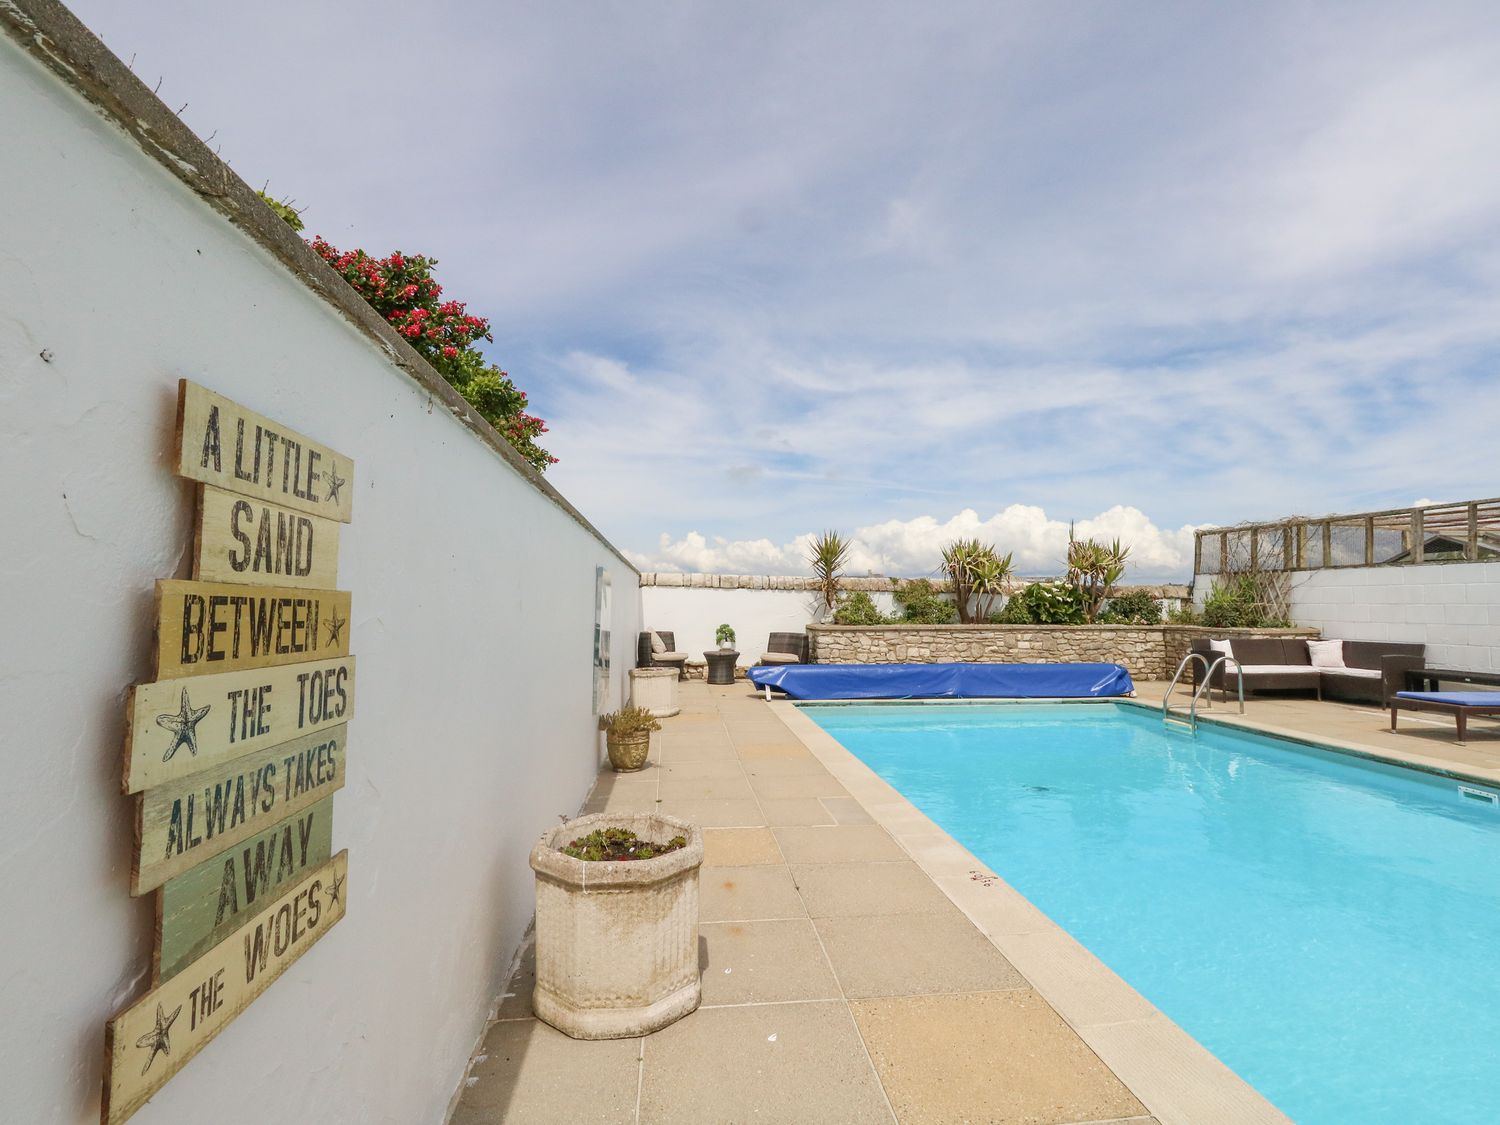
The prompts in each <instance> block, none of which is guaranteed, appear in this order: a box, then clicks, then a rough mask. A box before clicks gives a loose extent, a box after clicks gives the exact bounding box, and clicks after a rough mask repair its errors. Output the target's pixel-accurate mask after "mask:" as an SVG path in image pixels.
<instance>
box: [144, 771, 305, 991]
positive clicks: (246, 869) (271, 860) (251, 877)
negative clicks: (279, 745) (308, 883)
mask: <svg viewBox="0 0 1500 1125" xmlns="http://www.w3.org/2000/svg"><path fill="white" fill-rule="evenodd" d="M332 854H333V798H332V797H325V798H323V800H321V801H319V802H318V803H317V804H315V805H312V806H311V807H309V808H307V809H304V810H303V811H301V812H297V813H293V814H292V815H291V816H289V817H287V818H286V819H285V820H282V821H281V822H279V823H277V824H273V825H272V826H271V827H270V828H267V829H265V830H264V831H262V832H259V833H257V834H256V835H254V836H252V837H251V838H250V839H248V840H246V841H245V842H244V844H243V845H240V846H238V847H233V848H229V849H228V850H226V851H225V852H224V853H223V854H221V855H219V856H216V857H215V858H214V859H213V860H212V861H211V862H207V863H200V864H199V865H198V866H197V867H194V868H193V869H192V870H191V871H186V872H184V873H183V874H181V875H179V876H177V878H175V879H170V880H168V881H167V882H166V883H164V884H162V888H161V893H160V894H158V895H157V896H156V954H155V956H154V958H153V959H152V965H151V984H152V987H155V986H156V985H159V984H161V983H162V981H165V980H170V979H171V978H172V977H175V976H176V975H177V974H178V973H179V972H180V971H181V970H182V969H183V968H184V967H185V966H187V965H188V964H189V963H191V962H192V961H195V960H196V959H197V958H199V957H201V956H203V954H205V953H207V952H208V951H209V950H210V949H212V948H213V947H214V946H216V945H218V944H219V942H221V941H223V940H224V939H225V938H226V937H228V936H229V935H230V934H232V933H233V932H234V931H235V930H237V929H238V928H239V926H240V924H241V923H242V922H244V921H245V919H246V918H249V917H250V916H251V915H253V914H254V913H255V911H256V910H257V909H259V908H260V907H263V906H264V905H265V904H266V902H267V900H269V899H271V898H272V897H274V895H275V894H279V893H280V891H281V888H282V887H284V886H286V885H287V884H289V883H292V882H295V881H296V880H298V879H300V878H302V877H303V876H304V875H306V874H307V873H308V872H309V871H311V870H312V869H313V868H315V867H320V866H322V865H323V864H324V863H326V862H328V857H329V856H330V855H332Z"/></svg>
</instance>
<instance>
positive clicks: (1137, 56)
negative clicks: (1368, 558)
mask: <svg viewBox="0 0 1500 1125" xmlns="http://www.w3.org/2000/svg"><path fill="white" fill-rule="evenodd" d="M73 7H74V10H75V11H76V12H77V13H78V15H79V16H80V18H82V19H83V20H84V22H85V23H87V24H89V26H90V27H91V28H93V29H94V30H95V31H96V32H97V33H99V34H101V35H102V36H103V38H104V39H105V41H106V43H108V44H109V46H110V47H111V48H112V49H113V50H114V51H115V52H116V53H117V54H118V55H120V56H121V57H122V58H124V59H126V60H130V59H131V58H132V57H134V59H135V62H134V66H135V70H136V72H137V74H139V75H140V76H141V77H142V78H143V79H145V80H146V82H147V84H148V85H154V84H155V83H156V80H157V78H158V76H160V77H161V79H162V85H161V91H160V94H161V97H162V98H163V100H164V101H166V102H167V103H168V104H170V105H172V106H173V107H174V108H175V107H176V106H178V105H180V104H182V103H183V102H186V103H188V105H187V109H186V110H185V111H184V112H183V117H184V118H185V120H186V121H187V122H188V123H189V124H190V125H191V126H192V127H193V128H194V129H195V130H196V131H197V132H198V133H199V135H200V136H204V137H207V136H209V135H210V134H213V143H214V144H215V145H219V146H221V148H222V154H223V155H224V156H225V157H226V158H228V159H229V160H230V161H231V162H232V164H233V167H234V168H235V169H236V170H237V171H238V172H239V173H240V174H241V175H242V176H244V177H245V178H246V179H247V180H249V181H251V182H252V183H254V184H256V185H257V186H259V185H260V184H261V183H263V182H265V181H267V180H269V181H270V185H271V190H272V191H273V193H276V194H278V195H290V196H293V197H295V199H296V200H297V202H298V205H299V206H305V207H306V208H307V211H306V214H305V218H306V220H307V223H308V233H309V234H312V233H321V234H323V235H324V236H326V237H327V238H329V239H330V240H331V241H333V242H334V243H336V244H338V245H341V246H342V245H361V246H363V247H365V248H366V249H368V250H371V251H372V252H385V251H389V250H392V249H397V248H400V249H402V250H405V251H408V252H414V251H421V252H425V253H429V254H432V255H434V256H436V257H437V258H439V259H440V260H441V265H440V267H439V277H440V279H441V280H442V281H443V282H444V283H445V285H446V286H447V287H448V290H449V292H450V294H451V295H454V296H458V297H460V298H463V299H466V300H468V301H469V303H470V305H471V307H472V308H473V309H474V310H475V311H477V312H480V313H482V314H484V315H488V316H489V317H491V318H492V320H493V323H494V327H495V343H494V344H493V345H492V346H491V347H490V349H489V351H490V353H491V357H492V358H493V359H494V360H495V361H497V362H499V363H500V364H501V365H502V366H504V367H505V368H506V369H507V370H509V371H510V372H511V373H512V375H514V376H515V378H516V380H517V382H518V383H519V384H520V385H521V386H523V387H524V388H525V389H527V390H528V391H529V392H530V394H531V396H532V401H533V404H534V406H535V408H536V410H537V412H538V413H540V414H542V415H543V416H544V417H546V418H547V419H548V421H549V423H550V424H551V426H552V432H551V433H550V434H549V435H548V444H549V447H550V448H551V449H552V451H553V452H554V453H555V454H557V455H558V456H559V457H561V458H562V462H561V463H560V464H559V465H557V466H555V467H554V468H553V470H552V471H551V473H550V476H551V478H552V479H553V480H554V482H555V483H556V484H557V485H558V487H559V488H561V489H562V490H563V492H564V493H566V494H567V495H568V497H569V498H570V499H572V500H573V501H574V503H576V504H577V505H578V506H579V507H580V508H581V509H582V510H583V511H584V512H585V513H586V514H587V515H588V516H589V517H590V518H591V519H592V520H593V521H594V522H595V523H596V524H597V525H598V526H599V527H600V528H601V529H602V530H603V531H604V532H605V533H606V534H607V535H609V536H610V537H611V538H612V539H613V540H614V541H615V542H616V543H618V544H619V545H620V546H621V547H622V548H625V549H626V550H628V551H629V552H631V553H632V555H633V557H635V558H636V559H637V560H638V561H639V562H640V563H641V564H642V565H643V566H645V567H651V568H669V567H672V568H676V567H680V568H683V569H696V568H705V569H723V570H731V571H746V572H760V571H771V572H775V571H782V572H798V571H800V570H802V569H803V566H802V562H801V559H800V554H801V545H800V544H801V543H802V542H803V541H805V537H806V536H807V535H808V534H810V533H813V532H816V531H818V530H821V529H823V528H829V527H832V528H838V529H841V530H842V531H844V532H845V533H848V534H854V535H856V536H857V538H858V541H859V551H858V556H857V560H856V561H857V564H858V566H859V567H860V568H862V569H863V568H870V569H877V570H884V571H886V572H889V573H922V572H925V571H927V570H929V569H931V568H932V567H933V566H934V565H935V563H936V561H937V560H936V556H937V550H938V548H939V546H940V545H941V543H942V542H943V541H944V540H945V539H946V538H949V537H952V536H953V535H955V534H970V533H972V534H978V535H981V536H983V537H987V538H992V539H995V540H997V542H998V544H999V546H1000V548H1001V549H1002V550H1014V551H1015V553H1016V557H1017V560H1018V562H1019V563H1020V565H1021V568H1022V569H1023V570H1024V571H1027V572H1030V573H1040V572H1045V571H1047V570H1049V569H1052V568H1054V567H1055V566H1056V562H1057V559H1058V557H1059V556H1060V553H1061V548H1062V541H1063V539H1064V538H1065V533H1066V526H1067V522H1068V521H1069V520H1070V519H1076V520H1078V521H1080V527H1082V528H1083V529H1084V531H1085V532H1096V533H1099V534H1107V535H1115V534H1119V535H1121V536H1122V537H1123V538H1125V539H1127V540H1128V541H1130V542H1131V543H1133V544H1134V546H1135V551H1136V555H1135V558H1136V562H1137V565H1136V567H1135V568H1134V570H1133V571H1132V576H1133V577H1136V578H1139V579H1148V578H1162V577H1172V576H1182V575H1184V574H1185V572H1186V571H1187V570H1189V569H1190V562H1189V561H1188V559H1189V556H1188V554H1187V552H1188V549H1189V548H1190V544H1191V534H1190V528H1191V527H1192V526H1193V525H1199V524H1205V523H1230V522H1237V521H1240V520H1245V519H1252V518H1261V517H1266V518H1272V517H1277V516H1282V515H1289V514H1294V513H1306V514H1319V513H1326V512H1331V511H1353V510H1360V509H1365V508H1372V507H1383V506H1394V505H1401V504H1406V503H1410V502H1412V501H1414V500H1416V499H1418V498H1419V497H1420V498H1432V499H1435V500H1449V499H1465V498H1470V497H1478V496H1491V495H1495V494H1497V493H1500V483H1497V474H1496V472H1495V463H1496V457H1495V452H1494V449H1495V441H1494V433H1495V428H1496V422H1497V420H1500V393H1497V392H1500V384H1497V380H1496V376H1495V374H1494V370H1495V361H1496V359H1497V356H1500V251H1497V246H1500V243H1497V239H1496V235H1497V233H1500V186H1497V185H1500V176H1497V172H1500V21H1496V20H1495V19H1494V9H1493V5H1490V4H1473V5H1466V4H1438V5H1425V6H1422V7H1421V8H1417V7H1414V6H1412V5H1409V4H1381V3H1360V4H1336V3H1325V4H1275V3H1268V4H1257V5H1222V4H1207V3H1204V4H1191V5H1190V4H1168V3H1162V4H1153V5H1129V6H1127V5H1119V4H1103V3H1099V4H1082V3H1061V4H1051V3H1048V4H1015V3H1010V4H994V3H975V4H968V3H944V4H941V5H928V6H918V5H882V4H870V3H868V2H860V3H847V4H839V3H798V4H766V5H737V6H731V5H724V4H655V3H649V2H647V3H628V4H627V3H613V4H608V3H606V4H589V5H579V6H570V5H558V4H534V3H529V4H514V3H512V4H478V3H471V4H460V3H434V4H428V5H424V6H422V7H421V9H420V10H421V11H422V13H423V15H422V17H421V18H420V19H415V18H413V13H414V12H416V11H417V10H418V9H417V7H416V6H413V5H411V4H409V3H407V4H399V5H398V4H386V3H373V4H368V5H363V6H353V7H346V6H339V7H340V8H343V9H345V10H342V11H335V10H334V7H333V6H332V5H326V6H325V5H307V6H305V7H304V6H300V5H294V4H289V3H281V2H279V0H271V2H262V3H258V4H256V5H250V6H240V7H237V8H234V7H231V8H227V9H225V10H221V11H215V12H214V13H213V14H212V15H209V14H206V12H205V10H204V8H203V6H202V5H200V4H197V3H191V4H189V3H169V2H162V0H157V2H155V3H152V4H120V3H106V2H104V0H86V2H85V0H79V2H76V3H75V4H74V5H73ZM307 9H312V10H311V11H309V10H307Z"/></svg>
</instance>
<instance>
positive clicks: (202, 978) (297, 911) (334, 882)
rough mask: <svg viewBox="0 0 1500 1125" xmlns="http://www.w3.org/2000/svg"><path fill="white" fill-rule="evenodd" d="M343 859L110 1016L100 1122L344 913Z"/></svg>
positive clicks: (190, 1052)
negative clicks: (116, 1013) (167, 979)
mask: <svg viewBox="0 0 1500 1125" xmlns="http://www.w3.org/2000/svg"><path fill="white" fill-rule="evenodd" d="M348 862H349V853H348V852H340V853H339V854H338V855H337V856H335V857H334V858H333V859H332V860H330V861H329V862H328V863H325V864H324V865H323V866H322V867H319V868H318V869H317V870H315V871H313V872H311V873H310V874H308V875H307V876H306V877H305V878H303V879H301V880H299V881H298V882H296V883H294V884H293V885H292V886H291V887H289V888H288V889H287V890H286V892H285V893H284V894H283V895H282V896H281V897H280V898H278V899H276V900H275V901H274V902H272V903H270V904H269V905H268V906H267V907H266V908H265V909H264V910H262V911H260V912H259V913H258V914H256V915H255V916H254V917H253V918H251V919H250V921H248V922H246V923H245V925H243V926H242V927H240V928H239V929H238V930H236V931H235V932H234V933H232V934H230V935H229V937H227V938H225V939H224V940H223V941H221V942H220V943H219V944H218V945H216V946H214V947H213V948H212V949H210V950H209V951H208V952H207V953H205V954H204V955H203V956H202V957H199V958H198V959H197V960H196V961H194V962H192V963H191V964H190V965H188V966H187V967H186V968H184V969H183V970H182V971H181V972H180V973H178V974H177V975H176V976H175V977H173V978H172V979H171V980H169V981H167V982H166V983H165V984H162V985H160V986H158V987H156V988H153V989H152V990H151V991H150V992H148V993H146V995H144V996H142V997H141V998H140V999H139V1000H137V1001H136V1002H135V1003H134V1004H132V1005H130V1007H128V1008H126V1009H125V1010H124V1011H122V1012H120V1013H119V1014H118V1015H116V1016H115V1017H114V1018H113V1019H112V1020H110V1021H109V1023H108V1024H107V1025H106V1028H105V1033H104V1096H103V1103H102V1108H101V1114H100V1118H101V1121H102V1122H103V1125H114V1123H115V1122H119V1121H124V1120H125V1119H126V1118H127V1117H129V1116H130V1115H131V1114H133V1113H134V1112H135V1111H136V1110H138V1109H140V1107H141V1106H143V1105H145V1104H146V1100H147V1099H148V1098H150V1097H151V1095H152V1094H154V1093H156V1091H157V1090H159V1089H161V1088H162V1086H163V1085H165V1084H166V1082H167V1080H168V1079H170V1078H171V1077H172V1076H173V1075H174V1074H176V1073H177V1072H178V1071H179V1070H181V1069H182V1067H183V1066H184V1065H185V1064H186V1063H187V1061H188V1060H189V1059H191V1058H192V1057H193V1056H194V1055H196V1054H197V1053H198V1052H199V1051H201V1050H202V1049H203V1048H204V1047H205V1046H207V1045H208V1044H209V1042H210V1041H212V1039H213V1038H214V1036H216V1035H218V1034H219V1032H221V1031H223V1030H224V1028H225V1027H227V1026H228V1025H229V1024H230V1022H231V1021H232V1020H233V1019H234V1018H235V1017H236V1016H238V1015H239V1014H240V1013H241V1012H243V1011H244V1010H245V1009H246V1008H247V1007H248V1006H249V1005H250V1002H251V1001H252V1000H254V999H255V998H256V997H257V996H259V995H260V994H261V993H262V992H264V991H265V990H266V988H267V987H268V986H269V985H270V984H271V982H272V981H274V980H275V979H276V978H277V977H279V976H280V975H281V974H282V973H284V972H285V971H286V970H287V968H288V967H289V966H290V965H291V964H292V963H293V962H295V961H296V960H297V958H299V957H301V956H302V955H303V954H304V953H306V952H307V951H308V950H309V949H310V948H312V945H313V943H314V942H316V941H318V939H320V938H321V937H322V936H323V935H324V934H326V933H327V932H328V931H329V929H331V928H332V927H333V926H334V925H335V924H336V923H337V922H338V921H339V919H340V918H342V917H343V916H344V900H345V898H346V897H347V894H346V888H345V882H346V880H347V878H348Z"/></svg>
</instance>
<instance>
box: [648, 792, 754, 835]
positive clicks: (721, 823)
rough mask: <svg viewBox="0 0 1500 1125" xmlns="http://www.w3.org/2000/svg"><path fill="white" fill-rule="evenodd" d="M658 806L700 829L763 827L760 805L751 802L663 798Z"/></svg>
mask: <svg viewBox="0 0 1500 1125" xmlns="http://www.w3.org/2000/svg"><path fill="white" fill-rule="evenodd" d="M657 807H658V808H660V809H661V810H662V811H663V812H665V813H667V814H668V815H670V816H676V817H681V818H682V819H683V820H686V821H690V822H691V823H693V824H696V825H698V827H699V828H763V827H765V823H766V818H765V815H764V814H763V813H762V812H761V811H760V804H759V802H757V801H753V800H717V799H708V798H695V797H680V798H673V799H672V800H670V801H669V800H666V799H665V798H664V799H663V800H662V803H661V804H660V805H659V806H657Z"/></svg>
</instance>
